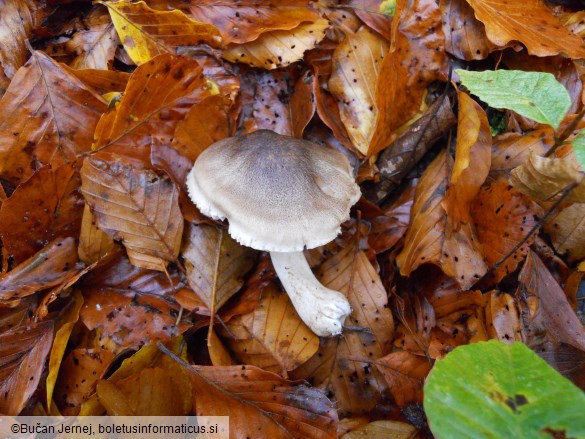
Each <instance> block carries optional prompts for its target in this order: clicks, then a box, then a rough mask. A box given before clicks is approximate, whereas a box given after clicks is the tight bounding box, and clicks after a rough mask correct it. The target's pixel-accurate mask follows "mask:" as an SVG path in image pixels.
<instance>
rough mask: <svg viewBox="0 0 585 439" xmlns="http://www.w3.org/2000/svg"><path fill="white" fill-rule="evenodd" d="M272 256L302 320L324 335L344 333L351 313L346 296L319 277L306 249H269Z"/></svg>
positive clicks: (281, 279)
mask: <svg viewBox="0 0 585 439" xmlns="http://www.w3.org/2000/svg"><path fill="white" fill-rule="evenodd" d="M270 257H271V258H272V265H273V266H274V269H275V270H276V274H278V277H279V279H280V282H282V286H283V287H284V289H285V290H286V292H287V293H288V296H289V297H290V300H291V301H292V303H293V305H294V307H295V309H296V310H297V312H298V313H299V316H300V317H301V319H302V320H303V322H305V323H306V324H307V326H308V327H309V328H311V330H312V331H313V332H314V333H315V334H317V335H319V336H321V337H330V336H332V335H337V334H341V328H342V326H343V322H344V320H345V318H346V317H347V316H348V315H349V313H351V307H350V306H349V302H348V301H347V298H346V297H345V296H344V295H343V294H341V293H340V292H339V291H335V290H330V289H329V288H325V287H324V286H323V285H322V284H321V283H320V282H319V281H318V280H317V278H316V277H315V275H314V274H313V272H312V271H311V267H309V264H308V263H307V260H306V259H305V255H304V254H303V252H289V253H282V252H270Z"/></svg>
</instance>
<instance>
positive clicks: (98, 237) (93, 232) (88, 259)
mask: <svg viewBox="0 0 585 439" xmlns="http://www.w3.org/2000/svg"><path fill="white" fill-rule="evenodd" d="M0 214H1V211H0ZM116 248H117V246H116V243H115V242H114V240H113V239H112V238H111V237H110V236H109V235H108V234H107V233H106V232H104V231H103V230H101V229H100V228H99V227H98V226H97V222H96V219H95V217H94V216H93V213H91V209H90V208H89V205H87V204H86V205H85V208H84V209H83V217H82V220H81V232H80V234H79V248H78V252H79V259H81V260H82V261H83V262H85V263H86V264H91V263H92V262H96V261H98V260H100V259H101V258H102V257H103V256H105V255H106V254H107V253H112V252H114V251H115V250H116Z"/></svg>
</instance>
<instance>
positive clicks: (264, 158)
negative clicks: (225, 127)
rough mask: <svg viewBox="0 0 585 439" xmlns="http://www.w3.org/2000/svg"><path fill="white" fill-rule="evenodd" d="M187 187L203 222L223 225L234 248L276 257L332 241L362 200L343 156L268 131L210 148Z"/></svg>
mask: <svg viewBox="0 0 585 439" xmlns="http://www.w3.org/2000/svg"><path fill="white" fill-rule="evenodd" d="M187 188H188V191H189V196H190V197H191V199H192V200H193V202H194V203H195V204H196V205H197V207H198V208H199V210H200V211H201V212H202V213H203V214H204V215H207V216H210V217H211V218H214V219H226V218H227V219H228V221H229V234H230V235H231V236H232V237H233V238H234V239H235V240H236V241H238V242H239V243H240V244H242V245H245V246H248V247H252V248H254V249H257V250H264V251H279V252H291V251H301V250H303V249H304V248H305V247H306V248H314V247H318V246H320V245H323V244H326V243H328V242H330V241H332V240H333V239H335V237H336V236H337V235H338V234H339V232H340V230H341V227H340V225H341V223H342V222H344V221H346V220H348V219H349V210H350V208H351V206H352V205H353V204H355V203H356V202H357V200H358V199H359V198H360V196H361V193H360V188H359V186H358V185H357V184H356V183H355V181H354V178H353V173H352V169H351V166H350V164H349V161H348V160H347V158H346V157H345V156H344V155H343V154H342V153H340V152H338V151H335V150H332V149H329V148H326V147H324V146H321V145H318V144H316V143H313V142H310V141H307V140H303V139H295V138H292V137H287V136H282V135H280V134H276V133H275V132H273V131H268V130H260V131H255V132H253V133H251V134H248V135H244V136H239V137H230V138H227V139H223V140H220V141H219V142H216V143H214V144H213V145H211V146H210V147H209V148H207V149H206V150H205V151H203V153H201V155H200V156H199V157H198V158H197V161H196V162H195V165H194V166H193V169H191V171H190V172H189V175H188V176H187Z"/></svg>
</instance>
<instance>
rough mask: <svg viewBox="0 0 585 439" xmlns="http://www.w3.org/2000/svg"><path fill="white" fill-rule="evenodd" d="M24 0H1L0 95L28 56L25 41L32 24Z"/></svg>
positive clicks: (31, 16) (31, 17) (30, 32)
mask: <svg viewBox="0 0 585 439" xmlns="http://www.w3.org/2000/svg"><path fill="white" fill-rule="evenodd" d="M29 3H30V2H28V1H25V0H2V1H0V8H1V9H2V15H1V16H0V29H2V30H3V32H2V34H1V35H0V96H2V95H3V94H4V92H5V91H6V89H7V88H8V85H9V84H10V80H11V79H12V78H13V77H14V75H15V73H16V71H17V70H18V69H19V68H20V67H22V66H23V65H24V63H25V62H26V60H27V58H28V55H29V54H28V49H27V48H26V45H25V41H26V40H27V39H29V38H30V36H31V34H32V29H33V26H34V23H33V21H34V18H33V14H31V11H30V10H29Z"/></svg>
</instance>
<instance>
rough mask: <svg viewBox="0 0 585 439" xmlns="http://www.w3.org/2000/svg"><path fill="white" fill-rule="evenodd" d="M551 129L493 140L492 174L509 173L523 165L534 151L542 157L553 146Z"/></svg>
mask: <svg viewBox="0 0 585 439" xmlns="http://www.w3.org/2000/svg"><path fill="white" fill-rule="evenodd" d="M554 141H555V140H554V133H553V131H552V129H542V130H535V131H531V132H529V133H526V134H524V135H521V134H519V133H505V134H501V135H499V136H497V137H495V138H494V143H493V146H492V165H491V170H490V171H491V172H492V173H497V174H498V173H502V172H505V171H511V170H512V169H514V168H515V167H517V166H520V165H521V164H523V163H525V162H526V161H527V160H528V158H529V157H530V154H531V153H532V152H533V151H534V153H535V154H536V155H539V156H543V155H544V154H545V153H546V151H548V150H549V148H550V147H551V146H553V144H554Z"/></svg>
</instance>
